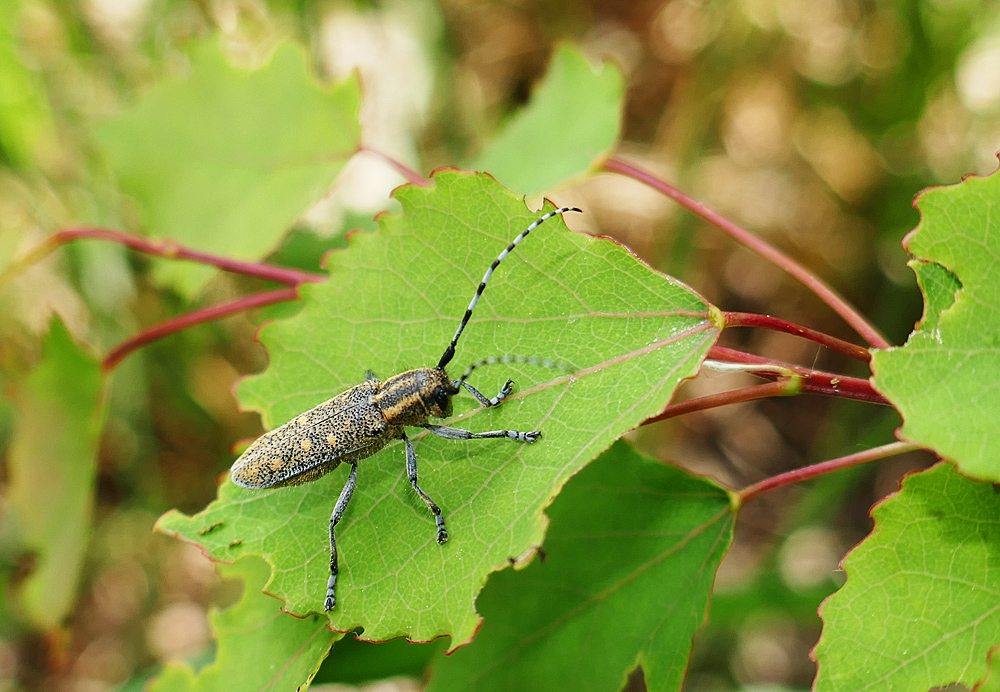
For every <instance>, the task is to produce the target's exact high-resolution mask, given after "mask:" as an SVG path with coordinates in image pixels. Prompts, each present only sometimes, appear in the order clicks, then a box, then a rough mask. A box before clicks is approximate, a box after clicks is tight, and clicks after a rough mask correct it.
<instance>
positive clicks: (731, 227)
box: [604, 158, 890, 349]
mask: <svg viewBox="0 0 1000 692" xmlns="http://www.w3.org/2000/svg"><path fill="white" fill-rule="evenodd" d="M604 167H605V168H606V169H607V170H609V171H613V172H615V173H621V174H622V175H626V176H629V177H630V178H633V179H635V180H638V181H639V182H642V183H645V184H646V185H649V186H650V187H652V188H653V189H655V190H658V191H659V192H662V193H663V194H664V195H666V196H667V197H669V198H671V199H672V200H674V201H675V202H677V203H678V204H680V205H681V206H683V207H684V208H685V209H687V210H688V211H691V212H692V213H694V214H695V215H697V216H699V217H701V218H702V219H704V220H705V221H708V222H709V223H711V224H713V225H715V226H717V227H718V228H720V229H721V230H723V231H724V232H725V233H727V234H729V235H730V236H731V237H732V238H734V239H735V240H736V241H737V242H739V243H741V244H743V245H744V246H746V247H748V248H750V249H751V250H753V251H754V252H756V253H757V254H759V255H761V256H762V257H764V258H766V259H767V260H769V261H770V262H772V263H774V264H775V265H776V266H778V267H781V268H782V269H784V270H785V271H786V272H787V273H788V274H790V275H791V276H793V277H795V278H796V279H798V280H799V281H800V282H801V283H802V284H803V285H805V286H806V288H808V289H809V290H811V291H812V292H813V293H815V294H816V295H817V296H819V297H820V299H821V300H822V301H823V302H824V303H826V304H827V305H829V306H830V307H831V308H833V310H834V311H835V312H836V313H837V314H838V315H840V316H841V317H842V318H843V319H844V320H845V321H846V322H847V323H848V324H849V325H851V327H852V328H853V329H854V330H855V331H856V332H857V333H858V334H860V335H861V336H862V337H863V338H864V340H865V341H867V342H868V343H869V344H871V345H872V346H874V347H875V348H881V349H886V348H889V346H890V344H889V342H888V341H886V339H885V337H884V336H882V335H881V334H880V333H879V332H878V330H877V329H875V327H874V326H873V325H871V324H869V322H868V321H867V320H866V319H865V318H864V317H863V316H862V315H861V313H859V312H858V311H857V310H856V309H855V308H854V307H853V306H851V304H850V303H848V302H847V300H845V299H844V298H843V297H842V296H841V295H840V294H839V293H837V292H836V291H834V290H833V289H832V288H831V287H830V286H828V285H827V284H826V283H825V282H823V281H822V280H821V279H819V278H818V277H816V276H814V275H813V274H812V273H811V272H810V271H809V270H808V269H806V268H805V267H803V266H802V265H801V264H799V263H798V262H795V261H794V260H792V259H791V258H790V257H788V256H786V255H785V254H784V253H782V252H780V251H779V250H778V249H777V248H775V247H772V246H771V245H769V244H768V243H765V242H764V241H763V240H761V239H759V238H756V237H754V236H753V235H752V234H751V233H750V232H749V231H746V230H744V229H743V228H740V227H739V226H737V225H736V224H734V223H733V222H732V221H729V220H728V219H726V218H724V217H722V216H720V215H719V214H717V213H716V212H714V211H712V210H711V209H709V208H708V207H706V206H705V205H703V204H701V203H700V202H697V201H695V200H694V199H692V198H691V197H688V196H687V195H685V194H684V193H683V192H681V191H680V190H678V189H677V188H675V187H673V186H672V185H670V184H668V183H666V182H664V181H662V180H660V179H659V178H657V177H656V176H654V175H652V174H651V173H647V172H646V171H643V170H641V169H639V168H636V167H635V166H631V165H629V164H627V163H625V162H624V161H619V160H618V159H614V158H611V159H608V160H607V161H605V162H604Z"/></svg>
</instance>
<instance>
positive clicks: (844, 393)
mask: <svg viewBox="0 0 1000 692" xmlns="http://www.w3.org/2000/svg"><path fill="white" fill-rule="evenodd" d="M708 357H709V358H711V359H712V360H721V361H724V362H726V363H747V364H750V365H763V366H766V367H770V368H776V369H783V370H785V371H788V370H791V371H792V372H794V373H795V374H796V375H798V376H799V377H800V378H802V380H801V392H802V393H803V394H825V395H827V396H835V397H839V398H841V399H854V400H855V401H867V402H869V403H872V404H882V405H883V406H892V402H890V401H889V400H888V399H886V398H885V397H884V396H882V395H881V394H879V393H878V392H876V391H875V388H874V387H872V385H871V382H869V381H868V380H863V379H861V378H860V377H848V376H846V375H835V374H833V373H829V372H822V371H819V370H812V369H810V368H803V367H801V366H798V365H789V364H788V363H782V362H780V361H777V360H771V359H770V358H763V357H761V356H755V355H753V354H751V353H744V352H743V351H737V350H736V349H732V348H726V347H725V346H713V347H712V348H711V349H710V350H709V352H708ZM753 374H754V375H757V376H758V377H763V378H765V379H769V380H781V379H786V378H787V377H788V376H787V375H786V374H783V373H782V372H780V371H775V372H770V371H768V370H767V369H761V370H760V371H754V372H753Z"/></svg>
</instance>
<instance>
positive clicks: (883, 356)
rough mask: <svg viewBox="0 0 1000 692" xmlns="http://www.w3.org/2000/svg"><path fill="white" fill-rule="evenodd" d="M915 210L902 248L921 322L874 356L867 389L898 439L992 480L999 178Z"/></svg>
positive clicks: (997, 468) (920, 202) (997, 407)
mask: <svg viewBox="0 0 1000 692" xmlns="http://www.w3.org/2000/svg"><path fill="white" fill-rule="evenodd" d="M917 207H918V208H919V209H920V213H921V216H922V219H921V222H920V225H919V226H918V227H917V229H916V230H915V231H914V232H913V233H911V234H910V235H909V236H908V238H907V240H906V247H907V249H908V250H909V251H910V253H912V254H913V256H914V257H915V260H914V262H913V263H912V264H913V266H914V269H915V271H917V275H918V277H919V278H920V286H921V288H922V290H923V291H924V293H925V302H926V307H925V311H924V312H925V314H924V319H923V320H922V323H921V325H920V328H919V329H917V330H916V331H914V332H913V334H911V335H910V338H909V340H908V341H907V343H906V345H905V346H903V347H901V348H893V349H889V350H887V351H880V352H876V353H875V357H874V360H873V361H872V368H873V370H874V373H875V379H874V382H875V385H876V386H877V387H878V389H879V391H881V392H882V393H883V394H885V395H886V396H887V397H889V399H891V400H892V403H893V404H894V405H895V406H896V407H897V408H898V409H899V411H900V413H902V415H903V419H904V424H903V427H902V429H901V436H902V437H903V438H905V439H907V440H910V441H911V442H915V443H917V444H920V445H924V446H926V447H929V448H931V449H933V450H934V451H936V452H937V453H938V454H941V455H942V456H945V457H947V458H949V459H952V460H954V461H955V463H957V464H958V467H959V469H960V470H962V471H963V472H964V473H966V474H968V475H970V476H974V477H976V478H982V479H984V480H992V481H998V480H1000V446H998V445H997V444H996V435H997V429H998V428H997V420H998V419H1000V261H998V258H1000V213H998V212H1000V175H997V174H994V175H991V176H989V177H987V178H975V177H970V178H968V179H966V180H964V181H963V182H962V183H961V184H959V185H954V186H952V187H943V188H937V189H933V190H928V191H927V192H924V193H923V194H922V195H920V197H918V198H917ZM932 265H937V267H936V268H934V269H932V268H930V267H931V266H932Z"/></svg>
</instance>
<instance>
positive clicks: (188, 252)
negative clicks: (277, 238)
mask: <svg viewBox="0 0 1000 692" xmlns="http://www.w3.org/2000/svg"><path fill="white" fill-rule="evenodd" d="M77 238H91V239H95V240H110V241H112V242H115V243H120V244H122V245H126V246H128V247H130V248H133V249H135V250H139V251H140V252H145V253H147V254H149V255H155V256H157V257H166V258H168V259H186V260H192V261H194V262H199V263H200V264H208V265H211V266H213V267H218V268H219V269H223V270H225V271H229V272H234V273H236V274H243V275H244V276H253V277H256V278H258V279H264V280H266V281H275V282H277V283H281V284H286V285H288V286H299V285H301V284H303V283H318V282H321V281H326V279H327V277H326V276H324V275H323V274H314V273H312V272H307V271H302V270H300V269H290V268H288V267H275V266H272V265H269V264H261V263H259V262H244V261H241V260H234V259H231V258H229V257H222V256H220V255H213V254H210V253H208V252H201V251H199V250H192V249H191V248H187V247H184V246H183V245H180V244H179V243H175V242H174V241H172V240H156V239H152V238H144V237H142V236H137V235H132V234H131V233H122V232H121V231H113V230H111V229H109V228H89V227H81V228H66V229H63V230H61V231H58V232H57V233H55V235H53V236H52V238H50V239H49V240H48V241H46V246H48V245H49V244H52V240H53V239H57V241H56V242H55V243H54V244H52V247H51V248H50V249H48V248H47V251H46V254H48V252H49V251H51V250H54V249H55V248H57V247H59V246H60V245H62V244H63V243H66V242H69V241H70V240H75V239H77ZM33 254H34V253H32V255H33Z"/></svg>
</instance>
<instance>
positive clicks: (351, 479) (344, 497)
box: [323, 462, 358, 610]
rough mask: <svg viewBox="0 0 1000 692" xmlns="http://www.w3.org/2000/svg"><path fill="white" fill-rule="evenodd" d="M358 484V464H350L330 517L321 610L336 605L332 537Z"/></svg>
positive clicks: (335, 565) (335, 550)
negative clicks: (327, 566) (327, 577)
mask: <svg viewBox="0 0 1000 692" xmlns="http://www.w3.org/2000/svg"><path fill="white" fill-rule="evenodd" d="M357 483H358V464H357V462H351V475H349V476H348V477H347V484H346V485H345V486H344V489H343V490H341V491H340V497H339V498H337V504H335V505H334V506H333V514H331V515H330V580H329V581H328V582H327V583H326V600H325V601H324V602H323V610H333V607H334V606H335V605H337V598H336V597H335V596H334V588H335V587H336V585H337V573H338V571H339V570H338V568H337V539H336V538H335V537H334V535H333V529H334V527H335V526H336V525H337V524H338V523H339V522H340V519H341V518H342V517H343V516H344V512H345V511H346V510H347V503H348V502H350V501H351V495H353V494H354V488H355V487H356V486H357Z"/></svg>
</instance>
